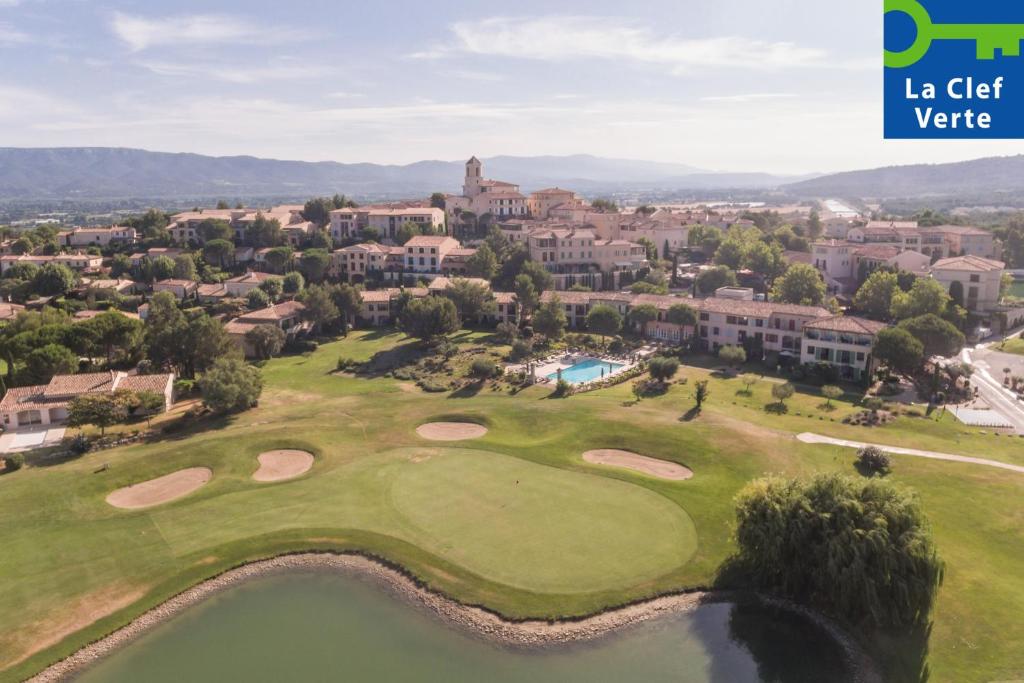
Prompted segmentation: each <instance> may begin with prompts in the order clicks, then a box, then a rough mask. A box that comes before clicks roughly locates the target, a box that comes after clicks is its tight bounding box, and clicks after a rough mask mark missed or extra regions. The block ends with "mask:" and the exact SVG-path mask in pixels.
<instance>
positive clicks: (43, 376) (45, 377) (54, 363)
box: [24, 344, 78, 384]
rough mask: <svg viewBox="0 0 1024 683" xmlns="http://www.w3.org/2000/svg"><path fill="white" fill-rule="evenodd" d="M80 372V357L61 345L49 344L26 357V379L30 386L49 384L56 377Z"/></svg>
mask: <svg viewBox="0 0 1024 683" xmlns="http://www.w3.org/2000/svg"><path fill="white" fill-rule="evenodd" d="M77 371H78V356H77V355H75V353H74V352H73V351H71V349H69V348H67V347H66V346H61V345H60V344H47V345H46V346H42V347H40V348H38V349H34V350H33V351H31V352H30V353H29V354H28V356H26V357H25V370H24V377H25V380H26V382H27V383H28V384H47V383H48V382H49V381H50V380H51V379H53V378H54V376H56V375H70V374H73V373H75V372H77Z"/></svg>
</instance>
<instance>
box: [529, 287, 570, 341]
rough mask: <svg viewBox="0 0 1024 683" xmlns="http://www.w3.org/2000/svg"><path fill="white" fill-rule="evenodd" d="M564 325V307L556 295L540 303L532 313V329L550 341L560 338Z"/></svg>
mask: <svg viewBox="0 0 1024 683" xmlns="http://www.w3.org/2000/svg"><path fill="white" fill-rule="evenodd" d="M566 325H568V321H567V320H566V318H565V307H564V306H563V305H562V300H561V299H559V298H558V296H557V295H556V296H552V297H551V299H549V300H548V301H546V302H544V303H543V304H541V305H540V308H538V309H537V311H536V313H534V314H533V329H534V330H536V331H537V332H539V333H540V334H542V335H544V336H545V337H546V338H548V339H550V340H552V341H555V340H558V339H561V338H562V335H563V334H565V328H566Z"/></svg>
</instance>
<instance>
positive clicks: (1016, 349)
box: [996, 337, 1024, 356]
mask: <svg viewBox="0 0 1024 683" xmlns="http://www.w3.org/2000/svg"><path fill="white" fill-rule="evenodd" d="M996 348H998V349H999V350H1000V351H1002V352H1004V353H1016V354H1017V355H1018V356H1024V339H1021V338H1020V337H1014V338H1013V339H1010V340H1009V341H1007V342H1005V343H1003V344H1000V345H998V346H997V347H996Z"/></svg>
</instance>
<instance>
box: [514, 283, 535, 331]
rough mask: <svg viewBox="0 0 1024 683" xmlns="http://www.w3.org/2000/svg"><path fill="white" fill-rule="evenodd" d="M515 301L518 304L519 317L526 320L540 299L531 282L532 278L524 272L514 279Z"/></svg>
mask: <svg viewBox="0 0 1024 683" xmlns="http://www.w3.org/2000/svg"><path fill="white" fill-rule="evenodd" d="M515 292H516V301H517V303H518V304H519V311H520V316H519V317H520V319H521V320H526V319H527V318H528V317H530V314H531V313H533V311H534V310H535V309H536V308H537V303H538V302H539V301H540V294H539V293H538V292H537V288H536V287H535V286H534V284H533V280H532V279H530V276H529V275H526V274H525V273H524V274H523V275H520V276H518V277H516V281H515Z"/></svg>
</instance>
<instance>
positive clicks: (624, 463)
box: [583, 448, 693, 481]
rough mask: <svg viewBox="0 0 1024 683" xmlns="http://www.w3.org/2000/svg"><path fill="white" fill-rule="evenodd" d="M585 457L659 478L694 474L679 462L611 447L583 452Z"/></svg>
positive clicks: (673, 479) (683, 477) (678, 477)
mask: <svg viewBox="0 0 1024 683" xmlns="http://www.w3.org/2000/svg"><path fill="white" fill-rule="evenodd" d="M583 459H584V460H586V461H587V462H592V463H594V464H596V465H611V466H612V467H624V468H626V469H627V470H634V471H636V472H640V473H641V474H647V475H650V476H652V477H657V478H659V479H671V480H672V481H683V480H685V479H689V478H690V477H692V476H693V471H692V470H691V469H690V468H688V467H683V466H682V465H680V464H678V463H674V462H669V461H668V460H658V459H657V458H648V457H647V456H646V455H639V454H637V453H630V452H629V451H617V450H614V449H609V448H605V449H601V450H596V451H587V452H586V453H584V454H583Z"/></svg>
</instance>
